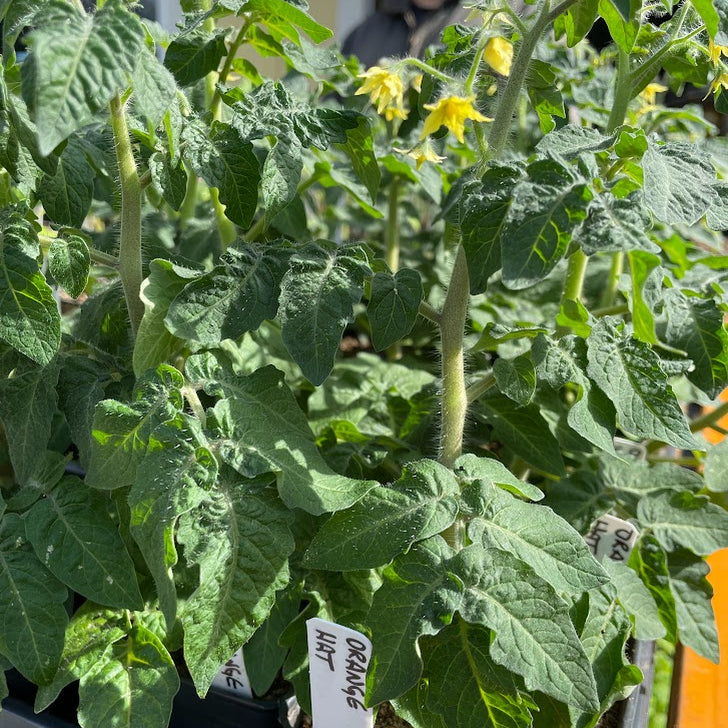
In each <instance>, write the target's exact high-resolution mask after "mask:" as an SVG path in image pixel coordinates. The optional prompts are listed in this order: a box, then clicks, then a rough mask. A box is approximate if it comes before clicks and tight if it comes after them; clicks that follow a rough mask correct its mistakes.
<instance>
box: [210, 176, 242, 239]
mask: <svg viewBox="0 0 728 728" xmlns="http://www.w3.org/2000/svg"><path fill="white" fill-rule="evenodd" d="M210 201H211V202H212V209H213V211H214V213H215V220H216V221H217V232H218V235H219V236H220V243H221V244H222V249H223V250H225V248H227V246H228V245H230V243H232V242H233V240H235V238H236V237H237V236H238V231H237V229H236V228H235V223H233V222H231V221H230V220H229V219H228V217H227V216H226V215H225V206H224V205H223V204H222V202H220V194H219V192H218V191H217V188H216V187H210Z"/></svg>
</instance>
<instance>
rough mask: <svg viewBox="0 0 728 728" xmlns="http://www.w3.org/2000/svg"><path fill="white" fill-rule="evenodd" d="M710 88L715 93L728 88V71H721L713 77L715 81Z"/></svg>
mask: <svg viewBox="0 0 728 728" xmlns="http://www.w3.org/2000/svg"><path fill="white" fill-rule="evenodd" d="M710 88H711V89H712V91H713V92H714V93H715V92H716V91H720V90H722V89H728V73H721V74H720V75H719V76H716V77H715V78H714V79H713V83H712V84H710Z"/></svg>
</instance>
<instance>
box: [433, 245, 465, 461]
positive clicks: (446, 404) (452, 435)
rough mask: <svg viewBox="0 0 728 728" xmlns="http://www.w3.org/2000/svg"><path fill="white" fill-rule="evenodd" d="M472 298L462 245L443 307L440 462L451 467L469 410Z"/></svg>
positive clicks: (458, 448)
mask: <svg viewBox="0 0 728 728" xmlns="http://www.w3.org/2000/svg"><path fill="white" fill-rule="evenodd" d="M469 299H470V281H469V278H468V264H467V260H466V258H465V251H464V250H463V247H462V246H461V245H460V246H458V250H457V253H456V256H455V265H454V266H453V271H452V276H451V277H450V286H449V288H448V291H447V296H446V298H445V304H444V306H443V308H442V324H441V327H440V328H441V339H442V420H441V428H442V429H441V432H440V462H441V463H442V464H443V465H445V466H446V467H449V468H451V467H452V466H453V465H454V464H455V461H456V460H457V459H458V458H459V457H460V454H461V453H462V449H463V432H464V430H465V417H466V414H467V409H468V397H467V393H466V390H465V357H464V352H463V338H464V332H465V321H466V318H467V314H468V303H469Z"/></svg>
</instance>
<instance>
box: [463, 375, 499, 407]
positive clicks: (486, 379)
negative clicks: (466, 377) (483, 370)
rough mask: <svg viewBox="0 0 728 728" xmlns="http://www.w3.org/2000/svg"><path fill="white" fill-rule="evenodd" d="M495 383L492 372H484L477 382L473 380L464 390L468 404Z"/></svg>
mask: <svg viewBox="0 0 728 728" xmlns="http://www.w3.org/2000/svg"><path fill="white" fill-rule="evenodd" d="M494 385H495V377H494V376H493V372H488V373H487V374H484V375H483V377H482V378H481V379H479V380H478V381H477V382H473V383H472V384H471V385H470V386H469V387H468V388H467V390H466V396H467V398H468V404H472V403H473V402H475V400H477V399H478V398H479V397H480V396H481V395H483V394H485V393H486V392H487V391H488V390H489V389H490V388H491V387H493V386H494Z"/></svg>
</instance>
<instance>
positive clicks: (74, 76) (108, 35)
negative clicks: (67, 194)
mask: <svg viewBox="0 0 728 728" xmlns="http://www.w3.org/2000/svg"><path fill="white" fill-rule="evenodd" d="M38 18H39V19H40V20H41V22H40V24H39V25H38V27H37V28H36V29H35V30H34V31H33V32H32V33H31V35H30V36H29V38H28V43H29V45H30V50H31V52H30V53H29V54H28V57H27V58H26V59H25V61H24V62H23V64H22V67H21V75H22V81H23V87H22V90H23V98H24V99H25V101H26V103H27V104H28V109H29V110H30V112H31V114H32V116H33V119H34V120H35V124H36V127H37V131H38V146H39V149H40V152H41V153H42V154H44V155H45V154H49V153H50V152H52V151H53V150H54V149H55V148H56V147H57V146H58V144H60V143H61V142H62V141H63V140H64V139H66V138H67V137H68V136H70V135H71V134H72V133H73V132H74V131H76V129H80V128H81V127H82V126H84V125H85V124H88V123H89V122H91V121H93V119H94V117H95V116H96V114H97V113H99V112H100V111H101V110H102V109H104V108H105V106H106V104H107V103H108V102H109V101H111V99H112V98H113V97H114V95H115V94H116V93H118V92H120V91H123V90H125V89H126V88H127V86H128V83H129V81H128V74H129V73H131V72H132V71H133V70H134V67H135V66H136V64H137V61H138V59H139V56H140V55H141V54H142V53H146V52H147V51H146V49H145V47H144V39H145V37H146V34H145V31H144V27H143V26H142V24H141V21H140V20H139V18H138V17H137V16H136V15H135V14H134V13H132V12H130V11H129V10H127V9H126V7H125V5H124V4H123V3H122V2H120V0H112V1H111V2H107V3H105V4H104V6H103V7H102V8H101V10H99V12H97V13H95V14H94V15H87V14H86V13H82V12H80V11H79V10H77V9H76V7H75V6H73V5H69V4H68V3H65V2H61V1H60V0H52V1H51V2H49V3H48V5H46V7H45V8H44V9H43V12H42V13H41V14H40V15H39V16H38Z"/></svg>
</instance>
